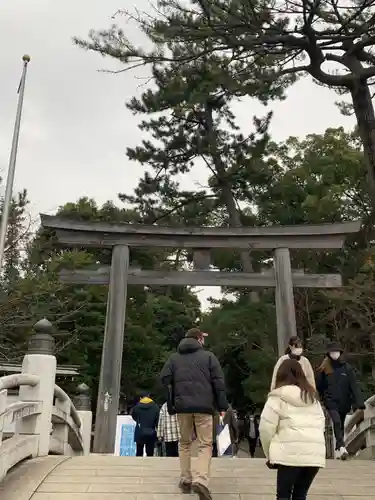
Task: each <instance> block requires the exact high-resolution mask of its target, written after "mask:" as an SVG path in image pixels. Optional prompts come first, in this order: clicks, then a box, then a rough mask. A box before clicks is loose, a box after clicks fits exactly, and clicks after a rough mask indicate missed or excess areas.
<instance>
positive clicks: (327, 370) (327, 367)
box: [318, 356, 333, 375]
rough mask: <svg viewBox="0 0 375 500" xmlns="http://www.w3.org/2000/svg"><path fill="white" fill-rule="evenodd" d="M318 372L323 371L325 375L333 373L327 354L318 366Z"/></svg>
mask: <svg viewBox="0 0 375 500" xmlns="http://www.w3.org/2000/svg"><path fill="white" fill-rule="evenodd" d="M318 372H323V373H325V374H326V375H331V374H332V373H333V368H332V362H331V358H330V357H329V356H326V357H325V358H324V359H323V361H322V363H321V365H320V366H319V368H318Z"/></svg>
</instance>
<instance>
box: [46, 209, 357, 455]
mask: <svg viewBox="0 0 375 500" xmlns="http://www.w3.org/2000/svg"><path fill="white" fill-rule="evenodd" d="M41 220H42V226H43V227H44V228H46V229H50V230H53V231H54V232H55V235H56V237H57V241H58V243H59V244H60V245H62V246H65V247H84V248H111V249H112V261H111V266H110V267H104V268H103V266H101V267H100V268H99V269H97V270H92V269H90V270H87V269H83V270H77V271H63V272H62V273H61V274H60V278H61V280H62V281H63V282H65V283H70V284H109V291H108V302H107V318H106V324H105V333H104V343H103V352H102V363H101V370H100V383H99V394H98V404H97V411H96V424H95V436H94V452H95V453H113V451H114V443H115V435H116V421H117V413H118V404H119V395H120V381H121V367H122V353H123V342H124V325H125V315H126V295H127V285H128V284H131V285H179V286H182V285H189V286H231V287H245V288H249V289H252V288H270V287H275V289H276V290H275V299H276V319H277V337H278V349H279V353H280V354H281V353H283V352H284V350H285V347H286V344H287V342H288V339H289V337H291V336H293V335H296V318H295V308H294V297H293V287H294V286H295V287H304V288H337V287H340V286H341V276H340V275H338V274H308V275H305V274H304V273H303V272H300V271H293V272H292V269H291V263H290V252H289V250H290V249H310V250H311V249H312V250H314V249H315V250H327V249H339V248H342V246H343V244H344V241H345V238H346V236H347V235H349V234H353V233H356V232H358V231H359V229H360V226H361V222H360V221H354V222H345V223H333V224H319V225H303V226H268V227H243V228H216V227H199V228H197V227H163V226H146V225H141V224H125V223H109V222H100V221H97V222H87V221H77V220H70V219H66V218H63V217H56V216H49V215H44V214H43V215H41ZM129 247H135V248H141V247H147V248H161V247H162V248H184V249H192V250H193V252H194V271H150V270H140V269H134V268H133V269H132V268H131V267H129ZM217 248H221V249H231V250H234V249H238V250H273V251H274V269H273V271H269V272H264V273H242V272H241V273H237V272H217V271H212V270H211V271H210V270H209V267H210V250H211V249H217Z"/></svg>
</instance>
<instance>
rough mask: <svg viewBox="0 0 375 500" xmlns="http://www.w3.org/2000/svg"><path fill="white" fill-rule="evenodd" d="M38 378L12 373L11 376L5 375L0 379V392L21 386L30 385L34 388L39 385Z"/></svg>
mask: <svg viewBox="0 0 375 500" xmlns="http://www.w3.org/2000/svg"><path fill="white" fill-rule="evenodd" d="M39 381H40V378H39V377H38V376H37V375H31V374H29V373H14V374H13V375H5V376H4V377H0V391H2V390H4V389H14V388H15V387H19V386H21V385H30V386H31V387H35V386H36V385H38V384H39Z"/></svg>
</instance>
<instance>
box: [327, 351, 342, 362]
mask: <svg viewBox="0 0 375 500" xmlns="http://www.w3.org/2000/svg"><path fill="white" fill-rule="evenodd" d="M340 356H341V352H337V351H335V352H330V353H329V357H330V358H332V359H333V360H337V359H339V357H340Z"/></svg>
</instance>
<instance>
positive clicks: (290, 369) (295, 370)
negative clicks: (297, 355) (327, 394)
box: [276, 359, 317, 403]
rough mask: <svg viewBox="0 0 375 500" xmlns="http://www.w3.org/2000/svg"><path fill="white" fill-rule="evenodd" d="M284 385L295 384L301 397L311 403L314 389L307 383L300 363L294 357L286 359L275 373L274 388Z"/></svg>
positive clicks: (313, 398)
mask: <svg viewBox="0 0 375 500" xmlns="http://www.w3.org/2000/svg"><path fill="white" fill-rule="evenodd" d="M285 385H296V386H297V387H299V388H300V389H301V399H302V400H303V401H304V402H305V403H307V402H308V401H310V402H311V403H313V402H314V401H315V400H316V398H317V395H316V391H315V389H314V388H313V387H312V386H311V385H310V384H309V383H308V381H307V378H306V375H305V373H304V371H303V369H302V366H301V364H300V363H299V362H298V361H297V360H296V359H286V360H285V361H283V362H282V363H281V365H280V368H279V369H278V371H277V374H276V389H278V388H279V387H284V386H285Z"/></svg>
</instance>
